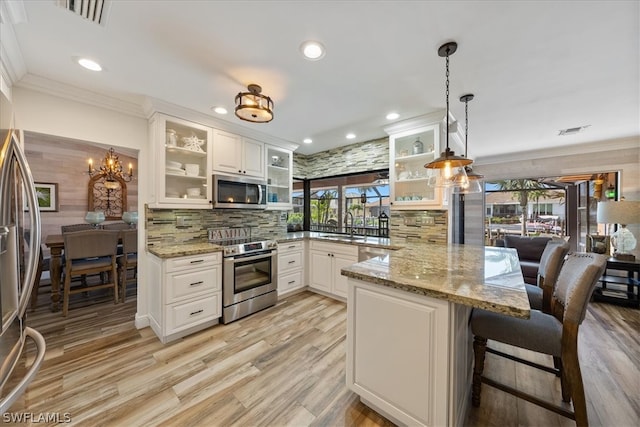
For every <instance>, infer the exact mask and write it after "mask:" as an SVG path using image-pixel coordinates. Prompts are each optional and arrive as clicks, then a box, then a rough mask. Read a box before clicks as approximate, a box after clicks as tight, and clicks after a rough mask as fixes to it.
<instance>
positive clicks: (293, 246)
mask: <svg viewBox="0 0 640 427" xmlns="http://www.w3.org/2000/svg"><path fill="white" fill-rule="evenodd" d="M302 243H303V242H302V241H294V242H286V243H279V244H278V253H280V254H281V253H287V252H295V251H301V250H302Z"/></svg>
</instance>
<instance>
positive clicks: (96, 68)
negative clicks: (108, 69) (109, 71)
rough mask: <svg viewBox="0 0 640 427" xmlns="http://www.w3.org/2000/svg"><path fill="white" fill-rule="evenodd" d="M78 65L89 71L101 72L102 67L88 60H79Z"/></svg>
mask: <svg viewBox="0 0 640 427" xmlns="http://www.w3.org/2000/svg"><path fill="white" fill-rule="evenodd" d="M78 64H80V65H81V66H83V67H84V68H86V69H87V70H91V71H102V66H101V65H100V64H98V63H97V62H96V61H94V60H92V59H89V58H79V59H78Z"/></svg>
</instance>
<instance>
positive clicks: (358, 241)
mask: <svg viewBox="0 0 640 427" xmlns="http://www.w3.org/2000/svg"><path fill="white" fill-rule="evenodd" d="M304 239H307V240H324V241H328V242H332V243H341V244H344V245H354V246H368V247H376V248H382V249H391V250H397V249H401V248H403V247H404V242H406V239H398V240H394V239H390V238H388V237H374V236H359V235H355V236H353V238H352V237H351V236H349V235H348V234H337V233H320V232H317V231H297V232H292V233H287V234H286V235H284V236H282V237H279V238H278V239H276V240H277V241H278V243H285V242H290V241H294V240H304Z"/></svg>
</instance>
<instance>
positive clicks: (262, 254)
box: [230, 251, 278, 263]
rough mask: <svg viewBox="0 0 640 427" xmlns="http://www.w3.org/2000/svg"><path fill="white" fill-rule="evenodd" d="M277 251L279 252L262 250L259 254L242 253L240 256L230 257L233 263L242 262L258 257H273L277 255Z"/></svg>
mask: <svg viewBox="0 0 640 427" xmlns="http://www.w3.org/2000/svg"><path fill="white" fill-rule="evenodd" d="M277 253H278V252H277V251H267V252H260V254H259V255H245V256H242V255H240V256H234V257H230V259H231V261H233V263H236V262H240V261H253V260H256V259H264V258H272V257H274V256H276V255H277ZM265 255H267V256H265Z"/></svg>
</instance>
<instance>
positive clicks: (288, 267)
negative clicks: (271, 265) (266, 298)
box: [278, 241, 305, 296]
mask: <svg viewBox="0 0 640 427" xmlns="http://www.w3.org/2000/svg"><path fill="white" fill-rule="evenodd" d="M304 246H305V244H304V242H303V241H294V242H287V243H282V244H279V245H278V296H280V295H282V294H285V293H288V292H291V291H295V290H296V289H300V288H303V287H304V286H305V283H304V249H305V247H304Z"/></svg>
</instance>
